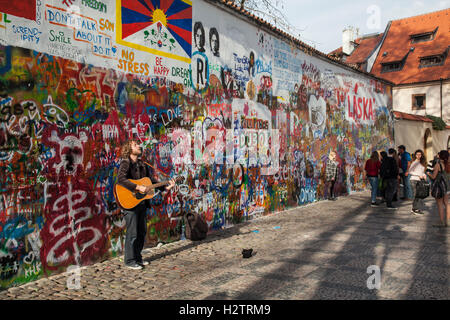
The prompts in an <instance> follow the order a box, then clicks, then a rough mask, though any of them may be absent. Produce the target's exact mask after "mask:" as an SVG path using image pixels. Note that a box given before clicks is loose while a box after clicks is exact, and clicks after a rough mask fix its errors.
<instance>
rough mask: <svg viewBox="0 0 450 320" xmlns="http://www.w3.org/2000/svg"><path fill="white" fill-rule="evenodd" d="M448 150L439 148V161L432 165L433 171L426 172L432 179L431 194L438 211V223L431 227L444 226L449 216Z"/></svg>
mask: <svg viewBox="0 0 450 320" xmlns="http://www.w3.org/2000/svg"><path fill="white" fill-rule="evenodd" d="M448 155H449V153H448V151H446V150H441V151H440V152H439V153H438V157H439V161H438V162H437V163H436V164H435V165H434V168H433V173H432V174H430V173H428V175H429V177H430V178H431V180H432V181H433V184H432V185H431V195H432V196H433V197H434V198H435V199H436V204H437V207H438V211H439V218H440V222H441V223H440V224H435V225H433V227H438V228H446V227H447V226H448V219H449V218H450V206H449V204H448V194H447V191H448V188H449V186H448V176H449V175H450V164H449V161H448Z"/></svg>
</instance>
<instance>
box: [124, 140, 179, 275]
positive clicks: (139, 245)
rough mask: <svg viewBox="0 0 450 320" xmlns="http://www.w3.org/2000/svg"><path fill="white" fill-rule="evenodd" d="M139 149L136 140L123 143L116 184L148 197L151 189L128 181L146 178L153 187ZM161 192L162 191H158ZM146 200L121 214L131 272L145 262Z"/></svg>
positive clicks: (147, 204) (161, 188)
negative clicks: (147, 194) (143, 252)
mask: <svg viewBox="0 0 450 320" xmlns="http://www.w3.org/2000/svg"><path fill="white" fill-rule="evenodd" d="M141 155H142V149H141V147H140V145H139V143H138V141H137V140H128V141H126V142H125V143H124V145H123V146H122V150H121V156H122V161H121V163H120V167H119V173H118V177H117V180H118V181H117V183H118V184H119V185H121V186H123V187H124V188H126V189H128V190H130V191H132V192H136V191H138V192H141V193H144V194H145V193H147V192H149V191H150V188H151V187H146V186H143V185H137V184H135V183H133V182H132V181H130V180H131V179H133V180H137V179H141V178H144V177H149V178H150V180H151V181H152V183H156V181H154V179H153V178H152V177H151V174H150V169H149V167H148V165H146V164H145V162H144V161H143V160H142V159H141V158H140V156H141ZM174 185H175V181H174V180H173V179H172V180H170V181H169V183H168V185H167V186H166V187H165V190H166V191H169V190H170V189H172V188H173V187H174ZM157 189H159V190H160V191H164V187H160V188H157ZM149 205H150V203H149V200H145V201H142V202H140V203H139V204H138V205H137V206H136V207H134V208H132V209H129V210H122V211H123V213H124V217H125V221H126V228H127V231H126V236H125V256H124V263H125V265H126V266H127V267H128V268H130V269H133V270H140V269H142V268H143V266H145V265H147V264H148V262H146V261H143V260H142V255H141V252H142V249H143V248H144V242H145V234H146V231H147V224H146V221H147V217H146V211H147V207H149Z"/></svg>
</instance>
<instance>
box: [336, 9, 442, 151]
mask: <svg viewBox="0 0 450 320" xmlns="http://www.w3.org/2000/svg"><path fill="white" fill-rule="evenodd" d="M449 28H450V9H445V10H440V11H436V12H431V13H427V14H423V15H419V16H414V17H409V18H405V19H399V20H394V21H390V22H389V23H388V25H387V26H386V30H385V32H384V33H381V34H375V35H371V36H365V37H360V38H358V39H355V40H354V41H353V42H352V43H354V44H355V46H354V47H352V50H350V51H348V52H347V54H345V53H344V52H343V50H341V49H337V50H335V51H333V52H331V53H330V56H332V57H335V58H337V59H340V60H341V61H345V62H346V63H349V64H351V65H354V66H355V67H357V68H360V69H361V70H363V71H367V72H370V73H372V74H374V75H376V76H378V77H381V78H384V79H387V80H389V81H391V82H393V83H394V84H395V85H394V86H393V90H392V91H393V93H392V95H393V109H394V111H396V113H394V115H395V118H396V122H395V141H396V143H397V144H398V145H399V144H403V145H405V146H406V147H407V149H409V151H414V150H416V149H423V150H426V154H427V157H428V158H430V157H432V156H433V155H436V153H437V152H439V151H440V150H443V149H447V148H448V147H450V59H449V58H448V53H449V48H450V33H449V32H448V30H449ZM344 33H347V30H344ZM344 46H346V47H348V44H343V47H344ZM427 116H433V117H438V118H441V119H442V120H443V121H444V122H445V124H446V128H445V129H444V130H435V129H433V123H432V121H428V120H430V119H429V118H428V117H427ZM411 121H415V122H420V123H411Z"/></svg>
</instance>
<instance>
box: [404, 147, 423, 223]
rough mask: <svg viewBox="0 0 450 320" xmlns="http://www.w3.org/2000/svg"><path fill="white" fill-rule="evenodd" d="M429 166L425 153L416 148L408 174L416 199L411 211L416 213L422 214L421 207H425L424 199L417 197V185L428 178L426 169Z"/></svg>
mask: <svg viewBox="0 0 450 320" xmlns="http://www.w3.org/2000/svg"><path fill="white" fill-rule="evenodd" d="M426 167H427V159H426V158H425V155H424V154H423V151H422V150H416V152H414V155H413V162H412V163H411V165H410V167H409V169H408V171H407V172H406V174H407V175H408V176H409V177H410V179H411V187H412V190H413V196H414V201H413V204H412V209H411V212H412V213H413V214H415V215H419V214H420V215H422V214H423V212H422V210H421V208H423V205H424V202H423V199H421V198H417V195H416V192H417V185H418V184H419V182H420V181H421V180H425V179H426V178H427V176H426V174H425V169H426Z"/></svg>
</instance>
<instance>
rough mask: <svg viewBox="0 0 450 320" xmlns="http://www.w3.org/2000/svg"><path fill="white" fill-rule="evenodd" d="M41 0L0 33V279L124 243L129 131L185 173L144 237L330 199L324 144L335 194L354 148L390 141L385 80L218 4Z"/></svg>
mask: <svg viewBox="0 0 450 320" xmlns="http://www.w3.org/2000/svg"><path fill="white" fill-rule="evenodd" d="M49 2H52V3H47V1H44V0H40V1H37V2H36V3H35V4H36V19H33V20H25V19H23V18H17V17H14V16H11V15H8V19H9V20H8V21H9V22H8V24H7V25H6V26H5V28H8V30H10V31H11V32H7V33H6V34H8V36H5V37H6V38H2V39H1V41H0V43H1V44H2V45H1V46H0V287H1V288H6V287H10V286H15V285H19V284H21V283H25V282H29V281H33V280H35V279H38V278H39V277H42V276H46V275H49V274H52V273H56V272H61V271H64V270H65V269H66V268H67V267H68V266H70V265H80V266H81V265H87V264H92V263H95V262H97V261H102V260H104V259H108V258H109V257H113V256H117V255H119V254H121V253H122V252H123V243H124V227H125V222H124V219H123V218H122V216H121V212H120V209H119V208H118V207H117V204H116V202H115V200H114V196H113V186H114V183H115V182H116V176H117V170H118V167H119V165H120V146H121V144H122V143H123V142H124V141H126V140H127V139H129V138H130V137H133V136H134V137H137V138H138V139H139V140H140V141H141V143H142V146H143V148H144V157H145V159H146V160H147V161H148V162H149V163H151V164H152V166H153V168H154V173H155V174H156V175H158V176H159V178H160V179H161V180H164V179H167V177H171V176H181V177H183V181H182V183H180V184H179V185H177V186H176V187H175V188H174V189H172V190H171V192H170V193H168V194H166V195H165V196H164V197H162V196H160V195H159V196H157V197H155V198H154V199H152V201H151V204H152V206H151V208H149V209H148V212H147V213H148V226H147V229H148V232H147V239H146V240H147V244H148V245H150V246H151V245H155V244H156V243H158V242H161V241H163V242H170V241H174V240H178V239H179V238H180V230H181V228H180V219H179V218H180V216H181V215H182V214H183V213H185V212H188V211H194V212H198V213H200V214H202V215H203V216H204V217H205V218H206V221H207V223H208V225H209V227H210V230H211V231H214V230H220V229H222V228H226V227H228V226H230V225H233V224H237V223H240V222H242V221H245V220H247V219H251V218H253V217H257V216H260V215H267V214H270V213H271V212H275V211H280V210H284V209H286V208H289V207H294V206H298V205H303V204H307V203H311V202H315V201H319V200H321V199H324V198H326V197H327V188H326V185H325V182H324V173H325V168H326V164H327V158H328V153H329V152H330V150H334V151H335V152H336V154H337V159H336V160H337V161H338V162H339V177H338V181H337V183H336V187H335V188H336V190H337V193H338V194H339V195H346V194H348V193H350V192H353V191H356V190H362V189H363V188H365V185H364V183H363V180H362V175H361V174H362V168H363V164H364V160H365V159H367V157H368V156H369V155H370V153H371V151H372V150H374V149H377V150H381V149H386V148H388V147H390V145H391V144H392V141H393V133H392V127H393V123H392V118H391V116H390V111H389V110H390V109H391V96H390V88H389V87H388V86H387V85H385V84H384V83H382V82H380V81H378V80H374V79H372V78H368V77H367V76H365V75H362V74H359V73H357V72H355V71H351V70H349V69H347V68H344V67H340V66H337V65H335V64H331V63H329V62H327V61H325V60H323V59H322V60H321V59H318V58H317V57H314V56H309V55H307V54H305V53H303V52H302V51H300V50H298V49H295V48H292V47H291V46H290V45H288V44H287V43H285V42H284V41H282V40H280V39H277V38H276V37H273V36H270V35H269V34H267V33H266V32H265V31H264V30H262V29H257V28H256V27H255V26H253V25H252V24H250V23H245V22H243V21H242V20H239V19H237V18H236V17H234V16H232V15H229V14H227V13H225V12H222V11H220V10H221V9H220V8H218V7H215V6H214V5H211V4H209V3H206V2H204V1H197V2H196V3H195V6H196V10H195V11H194V12H193V11H192V5H191V4H190V1H174V2H173V1H163V0H161V1H159V3H160V7H159V8H157V7H152V8H150V7H148V8H146V7H145V6H146V5H145V4H149V3H150V2H143V1H126V0H122V1H119V2H116V1H115V0H114V1H112V0H109V1H108V0H103V1H82V2H81V1H78V3H79V4H80V3H81V5H79V6H77V5H76V2H73V1H69V2H67V1H63V2H61V4H60V5H59V6H57V5H55V4H53V3H56V2H55V1H49ZM116 3H120V7H116ZM152 3H156V2H152ZM170 3H173V6H169V5H170ZM68 4H70V6H69V5H68ZM2 9H8V10H9V9H10V8H1V7H0V11H1V10H2ZM75 9H76V10H75ZM139 9H142V10H145V11H146V15H147V16H150V15H151V14H152V15H153V16H154V17H156V18H155V19H154V21H153V24H149V23H148V21H147V20H146V21H147V22H146V23H145V25H140V24H139V21H140V20H139V19H137V18H139V17H140V18H143V17H141V16H139ZM218 11H220V12H218ZM4 12H11V11H4ZM119 12H121V13H123V14H122V15H121V16H120V19H118V17H117V14H118V13H119ZM169 16H170V17H171V19H170V23H169V22H167V21H165V20H164V19H165V18H168V17H169ZM217 16H220V17H223V19H221V20H220V21H217V19H215V18H214V17H217ZM133 17H137V18H136V19H137V20H133V19H132V18H133ZM118 21H119V22H120V24H121V25H122V27H123V29H122V32H127V34H126V35H128V36H127V37H126V36H125V35H124V34H121V37H122V38H121V39H119V41H118V42H117V41H116V40H117V39H115V37H114V32H115V30H116V28H117V27H118ZM187 21H188V22H187ZM158 23H159V24H162V25H158ZM164 23H166V24H164ZM133 28H134V29H133ZM158 28H159V29H158ZM171 30H172V31H173V32H171ZM183 30H185V31H183ZM191 30H192V32H191ZM243 30H244V31H243ZM16 31H17V32H16ZM158 32H159V33H158ZM243 32H244V33H248V35H249V37H247V38H245V36H243V35H242V34H243ZM141 33H142V34H141ZM191 33H192V34H191ZM137 35H139V37H142V39H141V40H139V39H140V38H138V36H137ZM0 37H3V36H0ZM8 37H9V38H8ZM191 38H192V40H191ZM253 38H254V40H251V41H254V43H252V42H250V43H249V42H248V41H247V39H253ZM174 39H175V40H176V41H175V40H174ZM122 40H123V41H122ZM125 40H126V41H125ZM171 40H174V41H175V42H173V41H171ZM139 41H142V42H143V44H145V48H141V47H140V44H139ZM152 41H153V42H155V43H153V42H152ZM158 41H161V43H160V44H158ZM127 43H132V45H129V46H128V44H127ZM172 45H173V47H171V46H172ZM100 48H102V50H100ZM141 49H142V50H141ZM150 49H152V50H153V49H155V50H157V51H162V52H164V54H161V55H158V54H154V53H152V52H150V51H149V50H150ZM172 54H173V55H175V56H174V57H172V56H171V55H172ZM171 57H172V58H171ZM180 57H182V59H181V58H180ZM186 59H190V60H189V61H190V63H189V62H186Z"/></svg>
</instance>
